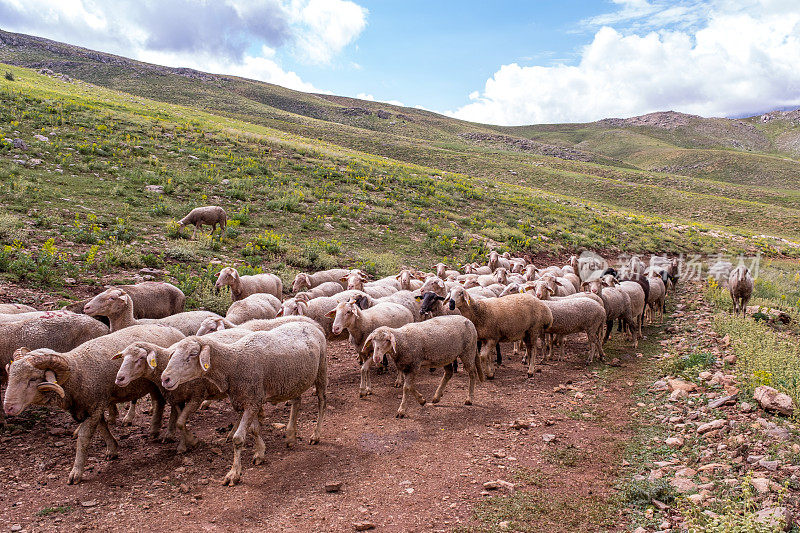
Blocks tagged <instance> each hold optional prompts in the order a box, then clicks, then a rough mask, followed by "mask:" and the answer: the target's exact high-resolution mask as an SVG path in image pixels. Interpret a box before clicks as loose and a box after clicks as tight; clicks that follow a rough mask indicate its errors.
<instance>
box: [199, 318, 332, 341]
mask: <svg viewBox="0 0 800 533" xmlns="http://www.w3.org/2000/svg"><path fill="white" fill-rule="evenodd" d="M288 322H306V323H308V324H313V325H314V326H316V327H318V328H320V331H322V328H321V327H320V325H319V324H318V323H317V322H316V321H315V320H312V319H310V318H308V317H307V316H299V315H296V316H279V317H276V318H256V319H253V320H248V321H247V322H244V323H242V324H234V323H233V322H231V321H229V320H225V319H224V318H222V317H218V318H213V317H212V318H207V319H205V320H203V322H202V324H200V328H199V329H198V330H197V335H198V336H201V335H208V334H209V333H214V332H217V331H228V330H231V329H236V330H245V331H250V332H252V331H269V330H271V329H275V328H277V327H278V326H282V325H283V324H286V323H288Z"/></svg>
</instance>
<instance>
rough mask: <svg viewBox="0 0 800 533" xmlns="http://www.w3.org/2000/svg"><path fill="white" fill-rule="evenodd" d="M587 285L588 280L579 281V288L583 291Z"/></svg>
mask: <svg viewBox="0 0 800 533" xmlns="http://www.w3.org/2000/svg"><path fill="white" fill-rule="evenodd" d="M588 286H589V282H588V281H584V282H583V283H581V290H584V291H585V290H586V288H587V287H588Z"/></svg>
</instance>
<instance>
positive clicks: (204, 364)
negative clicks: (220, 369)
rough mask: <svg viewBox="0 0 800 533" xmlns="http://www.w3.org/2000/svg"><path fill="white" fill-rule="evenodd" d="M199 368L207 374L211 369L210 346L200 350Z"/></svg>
mask: <svg viewBox="0 0 800 533" xmlns="http://www.w3.org/2000/svg"><path fill="white" fill-rule="evenodd" d="M200 368H202V369H203V372H208V369H209V368H211V346H209V345H207V344H206V345H205V346H203V348H202V349H201V350H200Z"/></svg>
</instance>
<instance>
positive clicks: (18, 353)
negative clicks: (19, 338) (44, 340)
mask: <svg viewBox="0 0 800 533" xmlns="http://www.w3.org/2000/svg"><path fill="white" fill-rule="evenodd" d="M30 351H31V349H30V348H28V347H27V346H23V347H21V348H17V349H16V350H14V355H13V356H12V358H11V360H12V361H16V360H18V359H22V358H23V357H25V356H26V355H27V354H28V352H30Z"/></svg>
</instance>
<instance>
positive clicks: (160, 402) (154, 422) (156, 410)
mask: <svg viewBox="0 0 800 533" xmlns="http://www.w3.org/2000/svg"><path fill="white" fill-rule="evenodd" d="M166 403H167V402H166V401H165V400H164V397H163V396H161V395H160V394H158V393H154V392H151V393H150V408H151V409H152V410H153V416H152V418H150V438H151V439H153V440H156V439H158V434H159V433H161V421H162V419H163V418H164V405H166ZM131 409H133V405H131Z"/></svg>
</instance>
